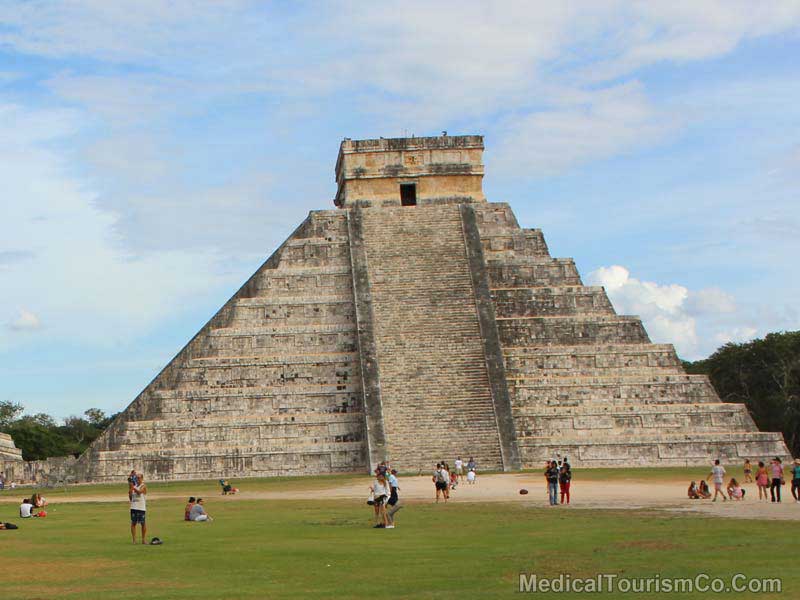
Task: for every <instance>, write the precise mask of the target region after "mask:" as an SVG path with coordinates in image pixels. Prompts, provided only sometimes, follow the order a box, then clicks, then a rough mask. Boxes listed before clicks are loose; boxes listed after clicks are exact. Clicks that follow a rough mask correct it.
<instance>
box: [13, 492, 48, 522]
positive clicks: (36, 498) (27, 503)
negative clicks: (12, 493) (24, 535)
mask: <svg viewBox="0 0 800 600" xmlns="http://www.w3.org/2000/svg"><path fill="white" fill-rule="evenodd" d="M45 506H47V500H45V499H44V498H43V497H42V495H41V494H38V493H36V494H31V497H30V498H24V499H23V500H22V504H20V505H19V518H20V519H30V518H31V517H46V516H47V512H46V511H45V510H44V507H45ZM37 509H38V510H37Z"/></svg>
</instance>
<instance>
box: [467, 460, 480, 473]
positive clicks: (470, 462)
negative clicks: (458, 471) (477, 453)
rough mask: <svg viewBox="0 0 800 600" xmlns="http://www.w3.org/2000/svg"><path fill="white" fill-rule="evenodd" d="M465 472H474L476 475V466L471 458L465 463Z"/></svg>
mask: <svg viewBox="0 0 800 600" xmlns="http://www.w3.org/2000/svg"><path fill="white" fill-rule="evenodd" d="M467 471H475V472H476V473H477V472H478V465H476V464H475V459H474V458H472V457H471V456H470V457H469V460H468V461H467Z"/></svg>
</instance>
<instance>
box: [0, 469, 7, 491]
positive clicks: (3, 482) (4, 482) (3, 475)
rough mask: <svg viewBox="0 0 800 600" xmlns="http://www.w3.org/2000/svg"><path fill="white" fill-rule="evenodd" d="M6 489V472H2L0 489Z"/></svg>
mask: <svg viewBox="0 0 800 600" xmlns="http://www.w3.org/2000/svg"><path fill="white" fill-rule="evenodd" d="M4 489H6V474H5V473H3V472H0V490H4Z"/></svg>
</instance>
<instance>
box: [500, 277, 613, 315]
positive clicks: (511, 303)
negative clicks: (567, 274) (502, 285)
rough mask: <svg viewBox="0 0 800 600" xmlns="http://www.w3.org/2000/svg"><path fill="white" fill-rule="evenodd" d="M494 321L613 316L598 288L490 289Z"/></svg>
mask: <svg viewBox="0 0 800 600" xmlns="http://www.w3.org/2000/svg"><path fill="white" fill-rule="evenodd" d="M491 295H492V300H493V301H494V307H495V314H496V315H497V318H498V319H509V318H515V317H540V316H541V317H545V316H569V315H607V316H611V315H614V314H615V313H614V308H613V307H612V306H611V302H609V300H608V296H606V293H605V290H604V289H603V288H601V287H590V286H572V285H571V286H561V287H536V288H513V289H496V290H493V291H492V293H491Z"/></svg>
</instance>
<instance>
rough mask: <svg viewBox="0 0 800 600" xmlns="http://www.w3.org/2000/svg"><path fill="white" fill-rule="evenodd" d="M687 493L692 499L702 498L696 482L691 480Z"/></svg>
mask: <svg viewBox="0 0 800 600" xmlns="http://www.w3.org/2000/svg"><path fill="white" fill-rule="evenodd" d="M686 495H687V496H689V498H690V499H691V500H700V490H699V489H698V488H697V483H696V482H694V481H693V482H691V483H690V484H689V490H688V491H687V492H686Z"/></svg>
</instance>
